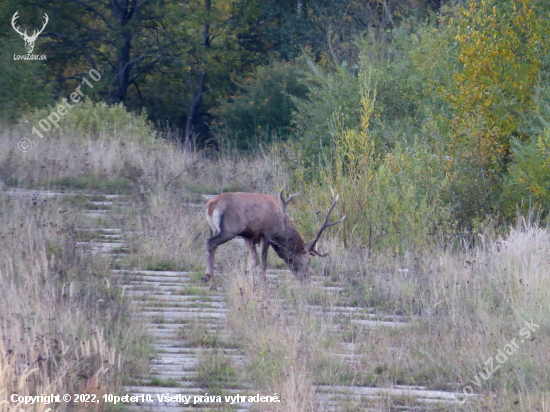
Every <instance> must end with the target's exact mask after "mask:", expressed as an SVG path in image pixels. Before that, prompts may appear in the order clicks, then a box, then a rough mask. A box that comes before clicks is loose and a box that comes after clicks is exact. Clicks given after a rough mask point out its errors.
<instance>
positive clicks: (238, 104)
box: [213, 63, 307, 150]
mask: <svg viewBox="0 0 550 412" xmlns="http://www.w3.org/2000/svg"><path fill="white" fill-rule="evenodd" d="M306 94H307V87H306V86H305V85H304V84H302V83H300V82H299V79H298V75H297V70H296V69H295V68H294V67H293V66H291V65H285V64H280V63H276V64H275V65H273V66H263V67H258V69H257V70H256V73H255V74H254V75H253V76H251V77H248V78H247V79H245V83H244V84H242V85H241V90H240V92H239V94H237V95H235V96H232V97H231V98H230V99H229V100H228V101H226V102H225V103H223V104H222V105H221V107H220V108H219V109H217V110H214V111H213V113H214V114H215V115H217V116H218V117H219V118H220V121H221V124H220V125H218V129H226V130H229V131H230V136H228V137H229V140H230V142H231V143H232V144H233V145H235V146H236V147H237V148H239V149H244V150H249V149H252V148H255V147H257V146H258V144H259V143H261V142H271V141H274V140H276V139H282V140H286V139H287V138H288V136H289V135H290V132H291V130H292V129H291V120H292V114H293V111H294V110H296V107H295V106H294V103H293V102H292V100H291V98H290V96H299V97H301V98H305V96H306Z"/></svg>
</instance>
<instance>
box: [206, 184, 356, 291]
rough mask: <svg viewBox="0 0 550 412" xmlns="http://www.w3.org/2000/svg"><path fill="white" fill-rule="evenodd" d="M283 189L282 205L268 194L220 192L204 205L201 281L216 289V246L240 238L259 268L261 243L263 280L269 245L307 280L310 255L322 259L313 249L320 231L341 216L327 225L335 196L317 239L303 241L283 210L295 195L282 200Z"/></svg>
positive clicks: (331, 224)
mask: <svg viewBox="0 0 550 412" xmlns="http://www.w3.org/2000/svg"><path fill="white" fill-rule="evenodd" d="M283 190H284V186H283V189H281V192H280V193H279V199H280V200H281V204H279V202H277V199H275V197H273V196H271V195H265V194H261V193H223V194H221V195H219V196H216V197H215V198H214V199H212V200H210V201H209V202H208V203H207V204H206V220H207V221H208V225H209V226H210V236H211V237H210V239H208V240H207V241H206V256H207V257H206V275H205V276H204V277H203V278H202V280H203V282H206V281H208V280H210V287H211V288H214V287H215V280H214V254H215V253H216V249H217V248H218V246H220V245H222V244H224V243H225V242H228V241H229V240H231V239H233V238H235V237H237V236H241V237H243V238H244V241H245V244H246V247H247V248H248V250H249V252H250V254H251V255H252V260H253V262H254V265H255V266H256V267H257V266H258V265H259V262H258V255H257V253H256V245H257V244H258V243H259V244H260V249H261V256H262V264H261V271H262V275H263V278H264V281H265V271H266V268H267V251H268V248H269V246H271V247H272V248H273V249H274V250H275V253H277V255H278V256H279V257H280V258H281V259H283V260H284V261H285V263H286V265H287V267H288V268H289V269H290V270H291V271H292V273H293V274H294V276H296V278H298V279H299V280H301V281H303V280H305V279H307V278H308V277H309V262H310V260H311V257H312V256H313V255H317V256H321V257H325V256H327V255H328V253H326V254H321V253H319V252H317V251H316V250H315V244H316V243H317V241H318V240H319V238H320V237H321V234H322V233H323V231H324V230H325V229H326V228H327V227H329V226H334V225H336V224H338V223H340V222H342V221H343V220H344V219H345V218H346V217H345V216H344V217H343V218H342V219H340V220H339V221H337V222H333V223H329V217H330V213H331V212H332V210H333V209H334V207H335V206H336V203H337V202H338V195H337V196H336V197H334V192H333V193H332V196H333V201H332V206H331V207H330V209H329V211H328V213H327V217H326V218H325V223H324V224H323V226H322V227H321V230H319V233H317V236H315V238H313V239H312V240H310V241H309V242H304V240H303V239H302V237H301V236H300V234H299V233H298V230H297V229H296V227H295V226H294V224H293V223H292V222H291V221H290V219H289V218H288V217H287V216H286V207H287V206H288V204H289V203H290V201H291V200H292V199H293V198H294V197H296V196H297V195H298V193H296V194H294V195H292V196H290V197H289V198H288V200H285V198H284V196H283Z"/></svg>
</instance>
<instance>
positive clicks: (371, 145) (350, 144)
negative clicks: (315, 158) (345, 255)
mask: <svg viewBox="0 0 550 412" xmlns="http://www.w3.org/2000/svg"><path fill="white" fill-rule="evenodd" d="M360 83H361V89H362V90H361V93H360V96H361V107H362V109H361V111H362V113H361V117H360V125H359V126H358V127H356V128H346V127H344V126H343V124H342V123H341V122H340V121H339V118H338V114H336V115H335V116H334V117H333V119H334V120H333V124H334V127H333V130H332V141H331V148H330V149H327V151H326V152H325V156H324V158H325V164H326V165H327V166H325V167H321V168H319V169H318V170H317V175H318V176H319V179H309V178H308V177H307V175H308V170H307V168H300V169H298V170H297V172H296V179H297V181H298V183H299V185H300V186H301V190H303V191H304V192H305V193H306V196H304V197H303V198H304V199H307V200H306V202H307V203H309V202H311V204H308V205H307V206H305V204H302V207H301V208H300V209H299V212H298V216H299V218H300V221H301V223H302V225H304V226H305V227H306V229H308V230H309V231H311V232H313V228H314V227H317V226H318V224H319V222H314V221H313V219H311V214H310V213H309V212H308V211H309V210H311V209H312V208H316V207H317V206H318V205H319V204H322V203H326V201H325V202H323V200H324V199H326V198H327V196H326V193H327V191H328V190H327V189H328V187H327V186H331V187H332V188H334V190H335V191H336V192H337V193H339V194H340V198H341V206H340V207H341V208H342V209H341V210H342V213H343V214H346V216H347V218H346V220H345V221H344V225H343V236H344V241H348V240H349V241H351V242H352V243H354V244H360V245H364V246H366V247H368V248H369V249H371V248H391V249H392V250H396V251H398V250H401V251H404V250H411V249H412V250H415V249H419V248H421V247H424V246H429V245H433V244H434V243H436V242H438V241H439V237H438V236H441V235H443V236H445V235H450V234H452V233H453V230H454V227H453V224H452V219H451V213H450V208H449V207H448V206H447V205H445V204H444V202H443V201H442V193H444V192H445V190H446V189H447V185H448V183H449V182H448V179H447V177H446V174H445V170H446V169H447V167H446V160H445V159H444V158H443V159H442V158H441V157H440V156H436V155H434V154H433V153H432V151H431V150H430V148H429V146H426V145H424V144H422V143H421V142H414V143H413V144H412V145H411V146H407V145H402V144H400V143H398V144H397V145H396V147H395V148H394V149H392V150H389V151H387V152H386V153H385V155H384V156H380V155H379V154H377V153H376V150H375V142H374V139H373V137H372V136H371V134H370V133H369V132H368V127H369V120H370V116H371V115H372V113H373V110H374V92H373V91H372V90H371V89H370V88H369V79H368V77H366V76H365V75H361V76H360Z"/></svg>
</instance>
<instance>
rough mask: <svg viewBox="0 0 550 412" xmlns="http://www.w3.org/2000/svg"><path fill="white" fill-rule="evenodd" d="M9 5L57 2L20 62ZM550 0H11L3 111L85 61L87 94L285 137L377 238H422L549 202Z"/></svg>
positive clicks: (205, 131)
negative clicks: (93, 80)
mask: <svg viewBox="0 0 550 412" xmlns="http://www.w3.org/2000/svg"><path fill="white" fill-rule="evenodd" d="M15 11H19V18H18V21H17V24H19V25H20V26H21V27H22V29H26V28H28V29H31V28H38V27H40V26H41V24H42V22H43V16H44V13H47V15H48V16H49V22H48V25H47V27H46V28H45V30H44V32H43V33H41V34H40V36H39V38H38V40H37V43H36V47H35V53H38V54H46V55H47V61H14V60H13V58H12V56H13V55H14V54H22V53H23V52H24V43H23V42H22V40H21V38H20V36H19V35H17V33H15V32H14V30H13V28H12V27H11V25H10V24H9V23H10V22H11V20H12V16H13V13H14V12H15ZM549 12H550V6H548V4H547V3H546V2H545V1H543V0H486V1H485V0H484V1H448V0H405V1H400V0H385V1H379V0H377V1H374V0H363V1H356V0H345V1H336V2H335V1H328V0H327V1H325V0H318V1H315V2H308V1H306V0H294V1H292V2H288V1H275V0H268V1H262V2H258V1H252V0H229V1H225V0H221V1H217V0H190V1H142V0H125V1H110V2H107V1H95V0H84V1H81V0H68V1H63V2H57V1H32V2H21V1H16V0H4V1H2V2H1V7H0V14H1V16H2V21H3V22H4V24H3V25H2V27H1V28H0V38H1V41H2V49H1V52H2V54H3V59H2V60H1V62H0V64H1V65H2V67H1V69H0V73H2V74H1V77H0V88H1V89H2V91H3V92H2V95H1V96H0V112H1V115H2V118H3V122H4V123H6V124H14V123H17V122H20V121H21V119H22V117H25V116H30V114H29V113H32V112H33V111H36V110H39V109H43V108H47V107H48V106H50V105H53V104H55V103H56V102H58V101H60V100H61V99H66V98H67V97H68V96H69V94H70V93H71V92H73V91H74V90H75V87H76V86H77V85H78V84H81V82H82V79H83V77H84V76H86V75H87V74H88V72H89V70H90V69H95V70H97V71H98V72H100V73H101V75H102V78H101V81H100V82H98V83H97V84H95V86H94V87H93V89H90V90H89V91H87V95H86V99H87V100H88V101H92V102H104V103H106V104H108V105H116V104H123V105H124V107H125V108H126V109H127V110H129V111H131V112H136V113H141V114H142V115H143V116H146V117H147V119H148V121H149V122H150V123H151V124H152V125H153V127H154V128H155V129H156V130H157V131H158V132H159V136H160V135H162V136H165V137H166V136H170V137H171V138H172V139H177V140H178V141H180V142H187V143H190V142H191V143H193V144H195V145H196V147H202V148H209V150H213V151H216V150H219V149H220V147H230V148H234V149H237V150H241V151H248V152H253V151H257V150H259V149H261V150H278V151H280V155H281V157H282V158H283V159H284V161H285V162H286V163H287V165H288V166H289V167H292V169H293V170H296V173H295V175H294V184H295V185H297V186H304V187H305V190H309V191H311V194H312V195H313V192H315V191H316V189H317V187H321V186H322V189H323V190H326V188H327V186H328V185H332V186H333V187H336V188H337V189H339V190H340V191H342V192H346V193H347V196H348V199H349V200H348V207H349V208H350V209H351V210H352V211H353V212H352V214H356V216H351V219H349V220H348V224H349V225H350V226H349V227H348V229H351V228H352V227H356V228H360V229H361V230H356V232H355V233H359V236H360V237H361V238H363V240H364V241H365V242H368V244H369V245H370V246H372V243H373V242H374V241H375V240H376V239H378V238H379V237H381V238H384V236H382V235H381V233H388V234H389V233H393V234H395V235H396V236H397V237H400V236H399V234H401V233H404V232H408V233H411V235H410V236H411V238H410V241H411V242H417V241H418V239H424V240H423V241H426V242H428V239H429V238H433V236H434V234H435V233H436V232H437V233H440V232H442V231H443V232H446V233H453V234H455V233H457V231H458V232H462V233H466V232H468V233H469V232H471V229H472V228H473V227H475V226H476V225H479V224H484V223H487V222H490V223H491V224H496V225H497V226H498V225H500V224H501V223H503V222H505V221H506V219H510V218H513V217H514V216H515V215H516V208H517V207H518V205H519V206H520V207H521V208H523V212H528V211H529V210H530V211H531V212H536V213H538V214H539V215H540V214H541V213H542V215H544V214H545V210H546V208H547V206H548V205H549V201H550V187H548V183H547V182H548V178H549V177H550V171H549V170H548V164H549V162H550V160H549V150H550V149H549V148H550V131H549V129H548V127H547V126H548V121H549V120H550V117H549V116H550V106H549V105H548V98H549V95H550V89H549V87H548V73H549V70H550V62H549V60H548V48H549V45H550V41H549V40H550V39H549V36H550V29H549V28H550V25H549V23H550V18H549ZM45 113H47V112H45ZM379 199H383V200H379ZM374 221H376V222H378V223H377V224H376V227H373V223H372V222H374ZM403 225H404V226H403ZM409 226H410V227H413V228H417V229H418V231H419V232H417V231H415V230H413V231H412V232H411V231H410V230H408V229H405V228H408V227H409ZM376 233H378V235H376ZM390 237H391V236H390ZM396 239H397V238H394V241H395V240H396ZM413 239H415V240H414V241H413ZM399 242H402V240H400V241H399ZM390 243H393V241H392V242H390Z"/></svg>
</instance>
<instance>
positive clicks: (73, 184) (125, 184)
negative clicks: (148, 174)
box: [50, 175, 132, 194]
mask: <svg viewBox="0 0 550 412" xmlns="http://www.w3.org/2000/svg"><path fill="white" fill-rule="evenodd" d="M50 188H51V189H52V190H54V189H55V190H58V189H69V190H75V189H91V190H98V191H101V192H103V193H106V194H131V193H132V182H130V181H129V180H128V179H126V178H125V177H116V178H114V179H110V180H107V179H106V178H105V177H103V176H98V175H89V176H65V177H63V178H61V179H58V180H54V181H52V182H50Z"/></svg>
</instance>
